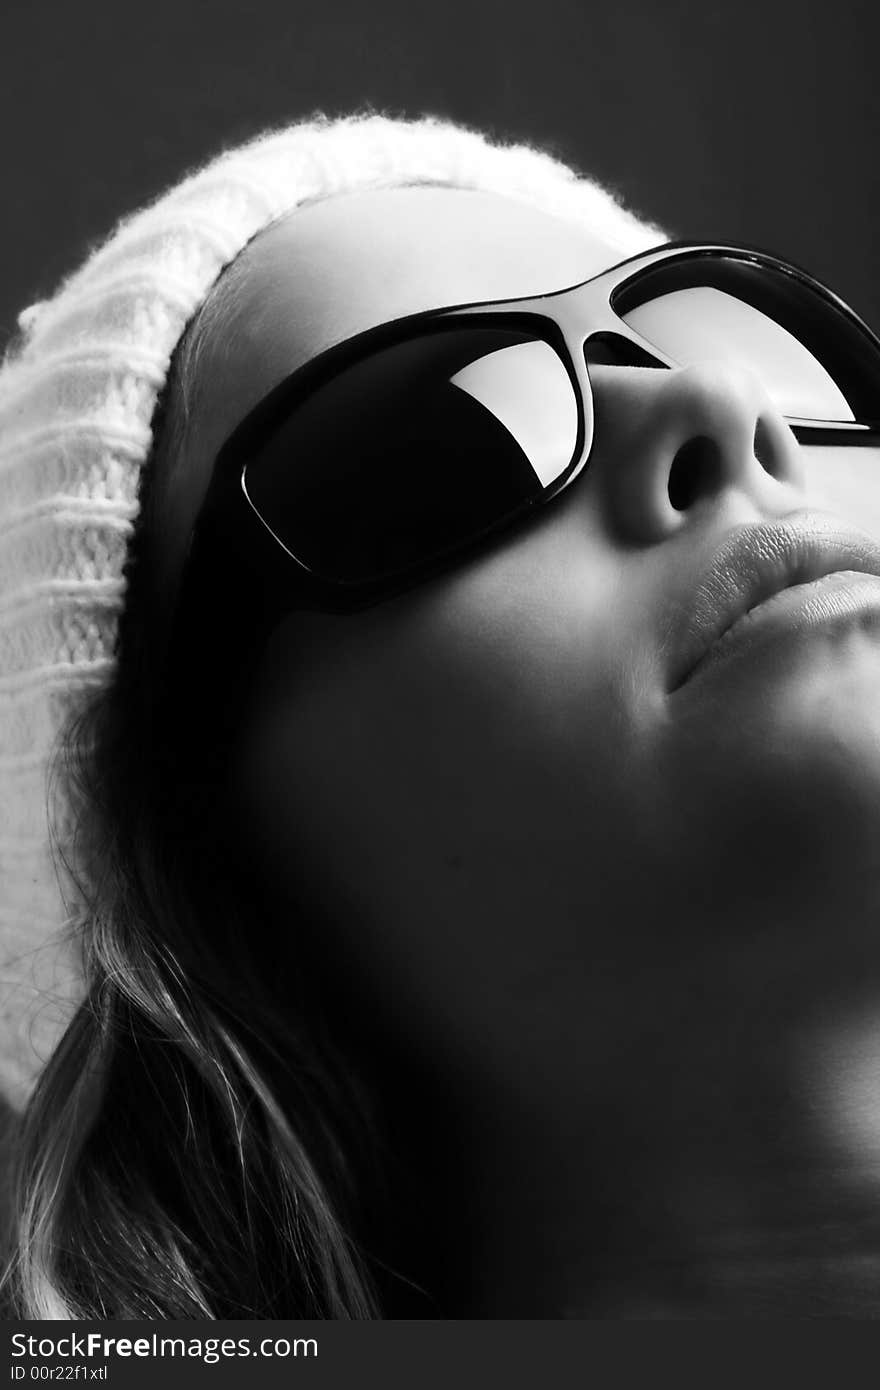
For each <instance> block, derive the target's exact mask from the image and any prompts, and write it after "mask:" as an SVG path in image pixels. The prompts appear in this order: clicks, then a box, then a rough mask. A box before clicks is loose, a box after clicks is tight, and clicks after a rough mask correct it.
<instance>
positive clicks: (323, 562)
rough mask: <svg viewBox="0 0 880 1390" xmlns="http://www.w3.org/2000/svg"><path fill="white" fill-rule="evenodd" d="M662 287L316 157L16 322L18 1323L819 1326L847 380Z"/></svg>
mask: <svg viewBox="0 0 880 1390" xmlns="http://www.w3.org/2000/svg"><path fill="white" fill-rule="evenodd" d="M331 195H332V196H331ZM662 242H663V237H662V235H661V234H660V233H658V232H657V231H656V229H654V228H651V227H648V226H646V225H644V224H639V223H636V222H635V221H634V220H633V219H632V218H631V217H629V215H628V214H626V213H625V212H623V211H622V210H621V209H620V208H619V207H618V206H617V205H616V204H615V203H614V202H613V200H612V199H610V198H609V197H608V195H606V194H604V193H603V192H602V191H601V190H598V189H596V187H595V186H594V185H592V184H589V183H587V182H586V181H584V180H574V178H573V177H572V176H571V174H570V173H569V172H568V171H565V170H563V169H562V168H561V167H560V166H558V165H555V164H553V163H552V162H551V161H549V160H547V159H546V157H543V156H540V155H537V154H535V153H533V152H530V151H527V150H523V149H513V150H502V149H498V148H493V147H492V146H490V145H489V144H487V143H486V142H485V141H483V140H482V139H481V138H480V137H477V136H475V135H472V134H470V133H467V132H462V131H456V130H455V129H453V128H452V127H448V126H443V125H439V124H437V123H434V122H428V123H415V124H412V125H406V124H403V123H394V122H388V121H384V120H382V119H379V118H369V119H367V120H364V121H347V122H340V123H335V124H334V123H317V124H315V125H312V126H305V127H294V128H292V129H291V130H290V131H286V132H278V133H277V134H275V135H272V136H268V137H265V138H264V140H263V141H258V142H255V143H254V144H253V145H251V146H249V147H245V149H244V150H243V151H237V152H233V153H232V154H230V155H228V156H225V157H223V158H222V159H221V160H219V161H217V162H215V164H213V165H211V166H208V168H207V169H206V170H204V171H202V172H201V173H200V174H198V175H196V176H194V177H193V178H192V179H191V180H189V181H187V182H186V183H184V184H183V185H181V187H180V189H178V190H175V191H174V192H173V193H172V194H170V195H167V197H166V199H164V200H160V202H159V203H157V204H156V205H155V206H154V208H153V209H150V210H148V211H147V213H145V214H141V215H140V216H139V218H134V219H132V220H130V221H129V222H128V223H127V224H124V225H123V227H122V228H121V229H120V230H119V231H118V232H117V234H116V236H115V238H114V239H111V241H110V242H109V243H108V244H107V246H106V247H105V248H103V249H102V250H101V251H99V252H98V253H96V256H95V257H94V258H93V260H92V262H90V263H89V264H88V265H87V267H86V268H85V270H84V271H83V272H81V273H80V276H79V278H77V277H73V279H72V280H71V281H69V282H68V284H67V285H66V286H65V287H63V288H62V290H61V291H60V293H59V295H58V296H57V297H56V299H55V300H52V301H49V302H48V304H46V305H44V306H38V308H37V310H36V311H35V312H34V313H33V314H32V315H31V316H30V317H29V318H28V320H27V322H26V325H25V327H26V329H27V330H28V333H29V336H27V335H26V336H25V338H24V339H23V341H22V343H21V344H20V346H19V347H18V349H17V350H16V351H15V352H14V353H13V354H12V355H11V359H10V361H9V363H8V364H7V367H6V374H7V382H6V395H5V397H4V410H5V414H4V424H5V426H6V427H7V429H8V431H9V437H10V440H11V442H10V444H9V446H8V449H9V459H10V465H9V476H10V477H14V476H17V475H16V472H15V460H16V458H17V457H19V456H21V457H25V456H26V457H27V458H28V460H29V471H28V473H27V476H28V477H31V476H35V475H36V476H39V477H40V478H41V479H43V480H44V482H43V486H44V495H43V498H42V503H43V504H42V506H40V505H38V503H36V502H34V500H33V498H32V497H28V498H27V499H26V504H22V503H21V498H20V497H19V498H18V502H19V505H20V507H21V512H20V517H19V522H18V524H19V527H20V528H21V527H26V526H27V525H28V524H30V523H31V521H33V519H34V518H37V519H38V520H39V519H40V518H44V517H45V516H46V514H47V513H49V514H51V517H52V522H53V526H54V528H55V529H54V530H53V532H52V533H51V534H52V538H53V540H52V543H51V544H48V545H47V546H46V547H45V548H44V553H43V554H42V556H41V563H42V565H43V572H44V574H45V572H46V569H47V564H46V553H45V552H46V550H48V551H49V552H50V554H51V555H55V554H56V553H58V552H59V551H60V552H62V553H63V554H64V555H65V556H69V554H70V553H71V550H73V551H75V554H76V561H75V563H74V565H73V566H72V568H74V569H75V568H76V565H77V564H78V565H79V569H78V570H77V573H76V575H74V576H72V575H71V573H70V572H68V573H66V575H65V577H64V582H62V583H58V582H56V583H55V585H54V587H52V588H51V599H47V600H46V610H45V611H46V613H48V614H49V617H48V618H47V619H46V621H47V622H54V623H55V624H56V626H55V628H54V629H53V631H54V632H56V633H57V632H58V631H62V632H63V635H64V640H65V642H66V643H67V647H66V650H67V651H68V652H70V653H71V654H72V657H73V660H72V661H68V662H66V663H64V670H63V672H62V673H61V675H58V676H57V679H58V680H59V682H60V681H64V682H66V684H64V686H63V691H64V697H65V700H66V702H67V703H66V704H65V703H64V701H61V704H62V710H61V714H63V721H62V724H63V729H64V743H63V745H62V748H61V751H59V752H57V753H56V756H55V761H54V764H53V767H54V771H55V777H54V782H53V786H54V788H55V792H56V803H55V818H56V839H57V844H58V848H59V851H60V856H59V857H60V858H61V860H62V861H63V864H64V872H63V874H62V882H63V886H64V889H65V894H66V903H67V908H68V912H69V913H70V914H71V915H72V921H73V923H74V926H75V930H76V940H77V941H78V943H79V946H80V948H81V952H82V974H83V989H84V997H83V1001H82V1002H81V1003H80V1004H79V1006H78V1008H77V1009H76V1012H75V1013H74V1015H73V1018H72V1021H71V1022H70V1024H69V1026H68V1027H67V1030H66V1032H65V1033H64V1036H63V1038H62V1039H61V1041H60V1043H59V1044H58V1046H57V1048H56V1049H55V1051H54V1052H53V1053H52V1055H51V1058H50V1059H49V1060H48V1061H47V1062H46V1065H45V1066H44V1068H43V1069H42V1072H41V1074H40V1077H39V1081H38V1084H37V1087H36V1090H35V1092H34V1094H33V1096H32V1098H31V1099H30V1102H29V1105H28V1109H27V1111H26V1114H25V1117H24V1122H23V1128H22V1137H21V1143H20V1155H19V1185H18V1197H17V1208H16V1215H17V1234H16V1239H15V1247H14V1254H13V1259H12V1261H11V1265H10V1269H9V1273H8V1279H7V1284H8V1288H9V1290H10V1295H11V1297H13V1298H14V1299H15V1300H16V1307H17V1309H18V1311H19V1313H20V1314H21V1315H24V1316H33V1317H83V1316H86V1317H150V1318H173V1317H184V1318H186V1317H247V1316H255V1317H291V1316H315V1317H329V1318H337V1317H355V1318H361V1317H367V1318H369V1317H394V1316H404V1317H406V1316H422V1317H424V1316H428V1317H436V1316H465V1317H495V1316H517V1317H557V1316H569V1317H579V1318H584V1317H586V1318H590V1317H610V1318H617V1317H623V1318H628V1317H635V1318H639V1317H684V1318H691V1317H739V1316H792V1315H794V1316H804V1315H807V1316H809V1315H826V1316H841V1315H844V1316H846V1315H849V1316H873V1315H874V1312H875V1310H876V1308H877V1292H878V1272H877V1259H876V1255H875V1245H876V1240H875V1223H876V1216H875V1214H874V1213H875V1209H876V1207H877V1203H876V1196H877V1193H876V1186H877V1181H878V1177H877V1174H878V1144H880V1128H878V1125H877V1121H876V1103H875V1101H874V1097H873V1076H874V1074H875V1065H876V1061H877V1057H878V1046H880V1036H878V1032H877V1027H876V1023H875V1008H874V1005H875V1001H876V996H877V989H878V984H880V979H878V974H880V963H878V952H877V949H876V943H875V933H874V915H875V908H876V899H877V891H878V890H877V883H878V876H877V872H876V870H877V863H876V858H877V851H876V849H875V845H876V844H877V842H878V838H877V829H878V824H877V822H878V819H880V810H878V807H880V800H878V797H877V790H878V781H880V723H878V716H877V713H876V711H877V708H878V706H877V701H876V698H875V697H876V693H877V682H878V679H880V651H878V644H877V618H878V616H880V578H878V576H880V508H878V505H877V502H876V501H875V500H874V497H875V485H874V469H875V468H876V464H877V457H876V451H875V449H874V448H873V447H872V436H871V434H870V431H869V430H867V429H866V428H865V424H866V422H867V421H869V420H870V419H871V418H876V415H875V416H872V412H871V407H872V405H873V402H874V399H875V393H876V391H877V389H878V387H877V383H878V380H880V371H878V362H880V349H878V346H877V344H876V341H875V340H874V339H873V338H872V337H871V336H870V335H869V334H867V332H865V331H864V330H863V329H862V328H861V327H859V325H858V324H857V323H856V321H855V320H854V319H853V318H852V317H851V316H850V314H849V312H848V311H847V310H845V309H844V308H843V307H842V306H840V305H839V303H838V302H836V301H834V300H833V299H832V298H831V297H829V296H827V295H826V294H825V292H824V291H822V290H821V289H820V288H819V287H816V286H815V285H813V284H812V283H811V282H809V281H808V280H807V279H805V278H801V277H799V276H798V275H797V274H796V273H795V272H794V271H792V270H789V269H783V268H780V267H779V266H778V265H776V264H775V263H774V262H772V261H771V260H769V259H762V258H760V257H754V258H751V259H750V258H749V257H747V256H742V257H738V256H736V255H734V254H731V255H728V256H727V257H724V256H720V255H718V254H717V252H716V253H712V252H707V251H706V249H705V248H702V249H700V250H698V251H693V252H687V253H686V254H685V253H680V252H674V251H673V252H669V251H663V252H661V253H659V254H658V256H656V257H653V258H652V257H651V256H646V255H645V254H644V253H646V252H647V251H648V249H649V248H651V247H657V246H659V245H661V244H662ZM627 258H634V259H632V260H631V261H630V262H629V264H628V265H626V266H624V267H623V269H622V270H621V269H619V267H620V265H621V262H623V261H626V260H627ZM224 266H226V267H227V268H226V269H225V271H224V272H223V274H222V275H221V274H220V272H221V270H222V269H223V267H224ZM636 272H638V278H637V279H636V278H634V276H635V274H636ZM618 286H619V287H622V288H621V289H620V292H619V293H618V295H617V298H616V299H614V292H615V287H618ZM573 287H577V288H573ZM612 299H614V305H613V306H612ZM470 306H484V307H483V308H482V309H480V308H472V307H470ZM456 310H457V311H458V312H452V313H450V312H448V311H456ZM172 350H173V351H174V356H173V361H172V362H171V365H170V369H169V368H168V366H167V361H168V356H169V354H170V353H171V352H172ZM157 399H158V406H157ZM47 409H49V410H51V412H54V414H50V415H49V416H48V417H46V415H45V411H46V410H47ZM154 412H155V413H154ZM876 414H880V411H878V412H876ZM47 418H48V420H49V423H48V424H47V423H46V420H47ZM792 420H798V421H800V423H799V424H797V425H796V426H792V423H791V422H792ZM809 420H812V421H814V422H815V421H816V420H820V421H824V422H826V423H824V424H823V425H822V426H821V427H818V426H817V425H816V424H815V423H813V424H812V425H811V424H808V423H805V421H809ZM22 422H23V423H22ZM53 422H55V423H54V424H53ZM151 423H152V426H153V431H152V435H151V434H150V433H149V426H150V424H151ZM513 441H516V442H515V443H514V442H513ZM16 450H17V451H18V452H17V453H16ZM53 470H54V471H53ZM59 479H61V481H59ZM96 479H98V480H99V481H98V483H97V484H96V483H95V480H96ZM62 484H63V485H62ZM19 486H20V487H23V484H19ZM65 489H66V491H65ZM96 494H97V500H96ZM62 496H63V497H64V498H65V499H66V500H65V501H63V502H62V501H60V500H59V498H60V497H62ZM47 497H48V498H49V499H50V500H49V501H46V498H47ZM71 498H72V499H73V500H70V499H71ZM15 500H16V499H15V496H13V502H15ZM10 505H11V504H10ZM28 508H30V510H28ZM15 515H19V514H13V519H14V517H15ZM135 518H137V519H136V521H135ZM29 519H30V520H29ZM132 522H134V523H135V524H134V528H133V535H132V537H131V540H130V542H129V539H128V536H129V532H130V531H131V529H132V528H131V523H132ZM33 524H34V525H36V524H37V523H36V521H33ZM10 532H11V533H14V525H13V523H12V522H10ZM84 537H85V538H86V539H85V540H83V538H84ZM59 538H60V539H59ZM114 538H115V539H114ZM53 544H54V545H55V547H56V549H55V550H53V549H52V545H53ZM85 551H88V552H89V561H88V563H87V564H85V565H83V561H82V556H83V553H84V552H85ZM123 556H127V560H126V581H127V588H126V591H125V605H124V610H123V611H122V612H121V618H119V634H118V650H116V652H115V655H116V657H117V660H116V664H115V666H112V667H111V665H110V658H111V655H112V654H113V653H114V643H115V641H116V627H115V624H116V623H117V619H118V617H119V613H120V609H121V607H122V605H121V598H122V593H121V588H122V586H121V584H119V583H118V582H117V578H116V576H117V575H118V573H119V568H118V566H121V563H122V557H123ZM114 567H117V568H114ZM34 582H35V583H36V581H34ZM78 586H79V587H78ZM48 587H51V586H45V585H44V588H48ZM40 592H41V593H42V591H40ZM31 600H32V602H36V601H37V600H36V599H34V598H33V595H31ZM50 605H51V606H50ZM19 607H20V608H23V609H24V608H25V607H26V606H25V605H24V603H23V601H22V603H21V604H20V605H19ZM17 611H19V610H18V609H16V612H17ZM26 611H27V612H28V613H29V612H30V609H27V610H26ZM41 611H42V610H41ZM27 621H30V619H29V618H28V619H27ZM71 634H73V636H71ZM22 640H23V639H22ZM77 643H78V645H76V644H77ZM24 645H25V646H26V645H27V644H26V643H24ZM43 664H44V665H51V664H52V663H51V662H46V661H44V663H43ZM38 665H39V663H38V662H35V661H33V660H31V663H30V667H29V668H28V669H29V670H31V669H33V668H35V667H37V666H38ZM53 669H54V668H53ZM88 681H91V682H92V684H93V685H94V686H95V687H96V689H95V690H93V691H92V692H91V693H88V695H87V698H83V688H84V686H85V684H86V683H87V682H88ZM36 684H37V682H36V679H32V680H31V682H30V685H28V686H27V689H29V690H31V691H32V690H33V689H34V687H35V685H36ZM26 685H27V683H26V682H24V680H23V678H22V679H21V680H20V681H19V685H18V686H16V687H15V690H16V691H18V692H19V693H20V689H23V688H25V686H26ZM30 701H31V703H33V701H34V697H33V696H31V697H30ZM59 717H60V716H59ZM33 741H34V742H38V740H37V738H36V736H34V739H33ZM10 761H11V760H10ZM16 766H18V765H17V764H16ZM28 767H29V768H30V767H31V764H28ZM29 775H30V774H29ZM30 877H31V879H32V878H33V877H34V875H33V874H31V876H30ZM10 881H12V871H10ZM16 891H18V890H17V889H16Z"/></svg>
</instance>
